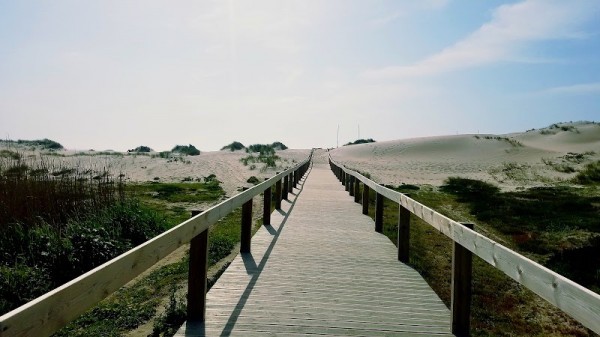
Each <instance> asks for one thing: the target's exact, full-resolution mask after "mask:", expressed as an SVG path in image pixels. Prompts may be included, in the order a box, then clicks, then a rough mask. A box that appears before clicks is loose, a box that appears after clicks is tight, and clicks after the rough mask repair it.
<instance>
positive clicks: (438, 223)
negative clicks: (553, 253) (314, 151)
mask: <svg viewBox="0 0 600 337" xmlns="http://www.w3.org/2000/svg"><path fill="white" fill-rule="evenodd" d="M329 163H330V165H331V169H332V171H333V172H334V173H336V176H338V177H346V176H350V177H352V178H351V179H356V180H358V181H360V182H362V183H363V184H364V185H365V186H368V187H369V188H370V189H372V190H373V191H375V192H376V193H377V194H378V196H379V195H382V196H384V197H386V198H387V199H390V200H392V201H394V202H395V203H397V204H399V205H400V206H401V207H403V208H405V209H407V210H408V211H410V213H412V214H414V215H416V216H417V217H419V218H420V219H422V220H423V221H425V222H426V223H428V224H429V225H431V226H432V227H434V228H435V229H437V230H438V231H440V232H442V233H443V234H444V235H446V236H447V237H449V238H450V239H452V240H453V241H454V242H455V243H457V244H459V245H460V246H462V247H464V248H465V249H467V250H469V251H470V252H472V253H473V254H475V255H477V256H479V257H480V258H481V259H483V260H484V261H486V262H487V263H489V264H490V265H492V266H493V267H495V268H496V269H498V270H501V271H502V272H503V273H504V274H506V275H507V276H509V277H510V278H512V279H513V280H515V281H517V282H518V283H520V284H522V285H523V286H525V287H526V288H527V289H529V290H531V291H533V292H534V293H536V294H537V295H538V296H540V297H541V298H543V299H545V300H546V301H548V302H550V303H552V304H553V305H554V306H556V307H557V308H559V309H560V310H562V311H563V312H565V313H567V314H568V315H570V316H571V317H573V318H574V319H575V320H577V321H578V322H579V323H581V324H583V325H584V326H585V327H587V328H588V329H590V330H592V331H594V332H595V333H600V295H599V294H596V293H595V292H593V291H591V290H589V289H587V288H585V287H583V286H581V285H579V284H577V283H575V282H574V281H572V280H570V279H568V278H566V277H564V276H562V275H560V274H558V273H556V272H554V271H552V270H550V269H548V268H546V267H544V266H542V265H541V264H539V263H537V262H535V261H532V260H530V259H528V258H527V257H525V256H523V255H521V254H519V253H517V252H515V251H513V250H510V249H508V248H506V247H505V246H503V245H501V244H499V243H497V242H496V241H494V240H492V239H490V238H488V237H486V236H483V235H481V234H479V233H477V232H475V231H474V230H472V229H469V228H468V227H466V226H464V225H462V224H461V223H459V222H457V221H454V220H452V219H450V218H448V217H446V216H444V215H442V214H440V213H438V212H436V211H435V210H433V209H431V208H429V207H427V206H425V205H423V204H421V203H419V202H418V201H416V200H414V199H411V198H410V197H408V196H407V195H405V194H402V193H400V192H396V191H394V190H391V189H389V188H386V187H384V186H381V185H379V184H378V183H376V182H374V181H372V180H370V179H368V178H366V177H364V176H363V175H361V174H360V173H358V172H356V171H353V170H350V169H348V168H346V167H344V166H343V165H340V164H338V163H337V162H335V161H334V160H333V159H332V158H331V156H329ZM342 179H343V178H342Z"/></svg>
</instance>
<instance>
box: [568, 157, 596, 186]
mask: <svg viewBox="0 0 600 337" xmlns="http://www.w3.org/2000/svg"><path fill="white" fill-rule="evenodd" d="M574 180H575V182H577V183H579V184H584V185H592V184H600V160H598V161H596V162H593V163H590V164H587V165H586V166H585V167H584V168H583V169H582V170H581V171H580V172H579V173H578V174H577V175H576V176H575V179H574Z"/></svg>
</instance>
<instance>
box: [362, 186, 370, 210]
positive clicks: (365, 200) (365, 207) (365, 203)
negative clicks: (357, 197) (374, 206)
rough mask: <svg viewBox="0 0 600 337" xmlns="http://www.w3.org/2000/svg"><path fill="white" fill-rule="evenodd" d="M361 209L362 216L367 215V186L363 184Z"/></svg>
mask: <svg viewBox="0 0 600 337" xmlns="http://www.w3.org/2000/svg"><path fill="white" fill-rule="evenodd" d="M362 207H363V209H362V211H363V214H364V215H369V186H367V185H365V184H363V193H362Z"/></svg>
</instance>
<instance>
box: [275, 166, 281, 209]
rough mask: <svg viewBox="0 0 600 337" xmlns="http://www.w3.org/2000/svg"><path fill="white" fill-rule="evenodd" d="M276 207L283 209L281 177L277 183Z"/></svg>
mask: <svg viewBox="0 0 600 337" xmlns="http://www.w3.org/2000/svg"><path fill="white" fill-rule="evenodd" d="M277 174H279V173H277ZM275 208H276V209H281V179H279V180H277V182H276V183H275Z"/></svg>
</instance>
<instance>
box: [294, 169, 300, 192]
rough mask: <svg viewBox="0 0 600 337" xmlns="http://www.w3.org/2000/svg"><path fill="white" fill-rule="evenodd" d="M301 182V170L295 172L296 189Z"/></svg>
mask: <svg viewBox="0 0 600 337" xmlns="http://www.w3.org/2000/svg"><path fill="white" fill-rule="evenodd" d="M299 181H300V169H297V170H296V171H294V187H295V188H298V182H299Z"/></svg>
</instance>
